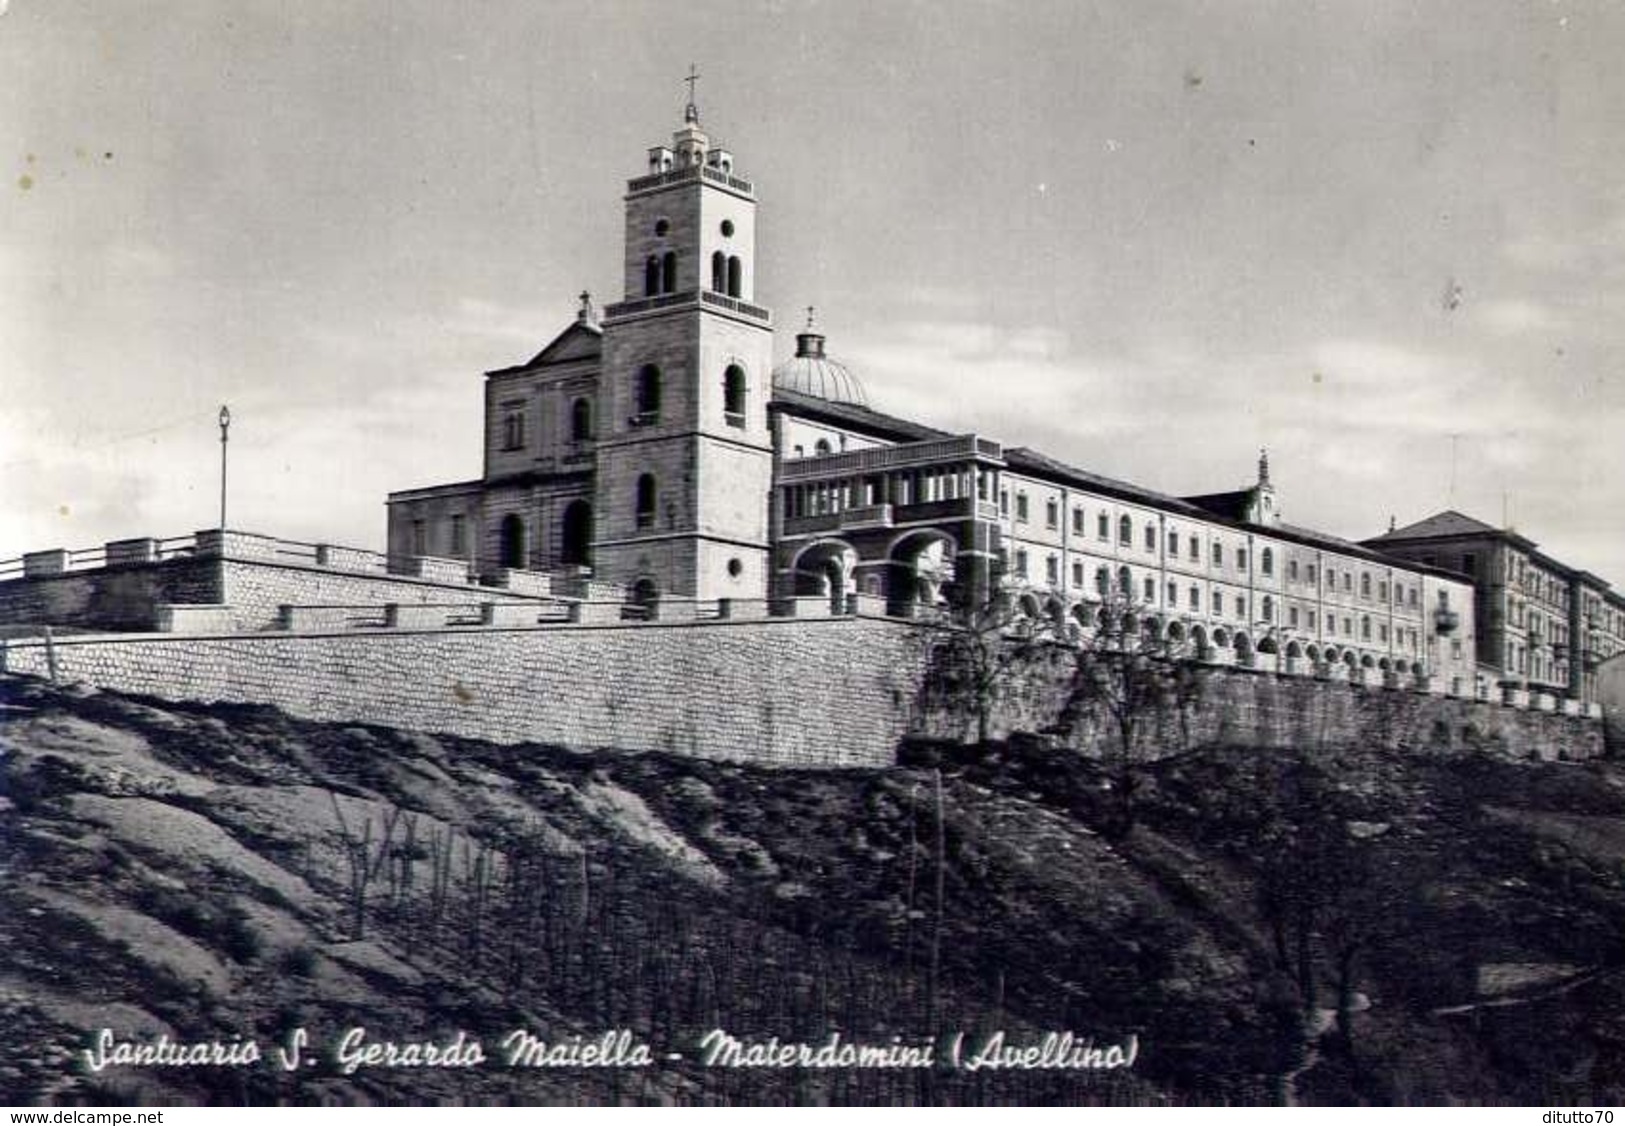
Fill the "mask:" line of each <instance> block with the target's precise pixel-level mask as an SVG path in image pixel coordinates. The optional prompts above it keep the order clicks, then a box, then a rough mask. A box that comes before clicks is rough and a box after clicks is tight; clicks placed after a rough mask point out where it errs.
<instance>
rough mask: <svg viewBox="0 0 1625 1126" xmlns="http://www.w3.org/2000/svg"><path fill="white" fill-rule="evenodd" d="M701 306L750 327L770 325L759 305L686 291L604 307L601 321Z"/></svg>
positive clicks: (770, 318)
mask: <svg viewBox="0 0 1625 1126" xmlns="http://www.w3.org/2000/svg"><path fill="white" fill-rule="evenodd" d="M700 305H709V306H711V307H713V308H716V309H722V310H724V311H726V312H728V313H729V314H731V315H733V316H735V317H738V318H740V319H741V320H745V321H749V322H750V323H752V324H759V325H764V326H768V325H771V324H772V323H773V313H772V312H771V311H770V310H768V309H765V308H763V307H762V306H760V305H752V304H751V303H750V302H749V301H741V300H740V299H739V298H737V297H729V296H728V295H727V294H726V293H714V292H712V291H711V290H709V289H685V290H683V291H682V292H681V293H662V294H659V295H657V296H654V297H636V298H633V299H632V300H630V301H617V302H615V303H614V304H611V305H605V306H604V321H605V322H606V323H608V322H609V321H617V320H623V319H625V318H627V317H636V316H640V315H642V314H644V313H655V312H660V311H662V310H666V309H682V308H696V307H698V306H700Z"/></svg>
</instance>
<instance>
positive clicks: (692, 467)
mask: <svg viewBox="0 0 1625 1126" xmlns="http://www.w3.org/2000/svg"><path fill="white" fill-rule="evenodd" d="M698 77H699V76H698V75H697V74H691V75H690V77H689V82H690V95H689V101H688V104H687V106H686V107H685V108H684V112H683V123H682V126H681V128H679V129H677V130H676V131H675V132H674V133H673V134H672V138H671V144H670V145H658V146H656V147H654V148H651V149H650V150H649V167H648V171H647V172H646V173H645V174H644V175H642V176H639V177H637V178H636V179H633V180H630V181H628V182H627V185H626V197H625V202H626V250H625V297H624V299H623V300H621V301H619V302H617V303H615V304H613V305H610V306H608V307H607V308H606V309H605V310H604V320H603V329H604V336H603V342H604V343H603V369H602V375H601V387H600V403H601V404H602V405H601V415H600V417H601V418H602V420H603V425H602V427H601V429H600V434H599V443H598V473H597V491H598V500H597V504H596V505H595V506H594V514H595V520H596V525H597V526H596V528H595V535H594V537H593V538H594V565H595V570H596V572H597V574H598V576H599V577H600V578H604V579H608V580H610V581H613V582H619V583H624V584H625V585H626V586H627V587H629V588H631V589H632V590H633V591H634V593H636V594H638V595H639V596H640V597H643V598H648V597H651V596H654V597H663V596H673V597H685V598H687V597H692V598H700V599H714V598H764V597H766V595H767V570H768V543H767V508H768V494H769V491H770V489H771V487H772V442H771V437H770V434H769V431H768V424H767V400H768V397H769V394H770V392H771V387H772V371H771V368H772V357H773V322H772V315H771V314H770V313H769V312H768V310H767V309H765V308H763V307H762V306H760V305H757V304H755V303H754V302H753V300H752V299H753V297H754V292H753V286H754V282H755V273H756V269H755V260H756V194H755V188H754V186H753V185H752V184H751V182H750V181H749V180H747V179H745V178H743V177H741V176H739V175H738V174H737V173H736V172H735V170H734V162H733V154H732V153H731V152H729V151H728V150H727V149H726V148H724V147H722V146H720V145H717V144H714V143H713V142H712V140H711V138H710V137H709V136H708V135H707V134H706V133H705V132H704V131H703V130H702V129H701V128H700V113H699V109H698V107H697V106H696V105H695V104H694V99H693V91H692V83H693V81H694V80H695V79H697V78H698Z"/></svg>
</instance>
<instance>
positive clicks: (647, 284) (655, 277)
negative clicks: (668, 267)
mask: <svg viewBox="0 0 1625 1126" xmlns="http://www.w3.org/2000/svg"><path fill="white" fill-rule="evenodd" d="M659 292H660V259H659V258H658V257H657V256H656V255H653V254H651V255H649V260H648V261H647V262H645V263H644V264H643V295H644V296H645V297H653V296H654V295H655V294H657V293H659Z"/></svg>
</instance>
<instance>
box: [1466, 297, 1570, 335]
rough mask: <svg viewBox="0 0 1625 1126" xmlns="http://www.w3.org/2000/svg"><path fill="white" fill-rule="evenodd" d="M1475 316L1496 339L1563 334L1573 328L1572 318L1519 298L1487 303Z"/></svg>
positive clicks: (1545, 306)
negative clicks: (1570, 319) (1535, 333)
mask: <svg viewBox="0 0 1625 1126" xmlns="http://www.w3.org/2000/svg"><path fill="white" fill-rule="evenodd" d="M1475 316H1476V319H1477V320H1478V323H1480V324H1482V325H1483V326H1484V327H1485V328H1487V329H1489V330H1490V331H1491V332H1493V333H1495V334H1496V335H1497V336H1521V335H1523V334H1525V333H1531V332H1560V331H1562V330H1564V329H1567V328H1568V327H1569V326H1570V322H1569V319H1568V318H1567V317H1565V316H1563V315H1562V314H1560V313H1558V312H1557V310H1555V309H1553V308H1551V307H1550V306H1549V305H1546V304H1544V303H1542V302H1539V301H1532V300H1525V299H1519V298H1511V299H1507V300H1502V301H1491V302H1488V303H1486V304H1484V305H1481V306H1479V307H1478V308H1477V312H1476V314H1475Z"/></svg>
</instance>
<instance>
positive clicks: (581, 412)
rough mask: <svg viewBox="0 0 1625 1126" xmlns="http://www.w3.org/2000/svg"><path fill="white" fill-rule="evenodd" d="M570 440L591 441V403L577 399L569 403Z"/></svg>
mask: <svg viewBox="0 0 1625 1126" xmlns="http://www.w3.org/2000/svg"><path fill="white" fill-rule="evenodd" d="M570 441H572V442H590V441H592V403H591V402H590V401H588V400H587V399H577V400H576V401H575V402H574V403H572V404H571V405H570Z"/></svg>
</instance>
